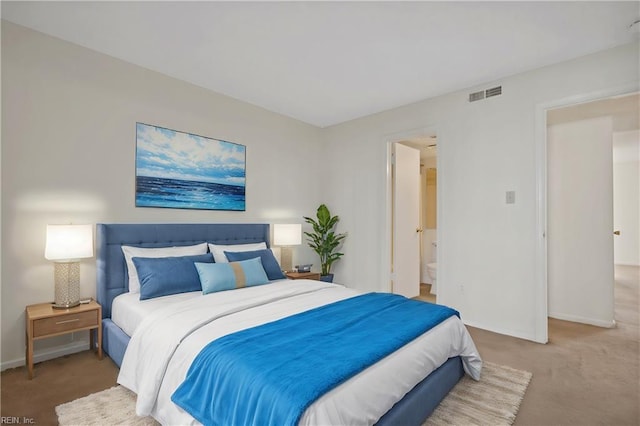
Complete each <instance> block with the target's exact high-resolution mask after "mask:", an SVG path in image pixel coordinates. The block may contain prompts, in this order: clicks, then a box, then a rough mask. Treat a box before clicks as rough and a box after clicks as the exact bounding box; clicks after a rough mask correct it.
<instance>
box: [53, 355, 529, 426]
mask: <svg viewBox="0 0 640 426" xmlns="http://www.w3.org/2000/svg"><path fill="white" fill-rule="evenodd" d="M529 380H531V373H529V372H527V371H521V370H515V369H513V368H510V367H505V366H500V365H497V364H492V363H490V362H485V364H484V367H483V370H482V378H481V380H480V381H479V382H476V381H474V380H472V379H470V378H468V377H466V376H465V377H464V378H463V379H462V380H461V381H460V383H458V384H457V385H456V387H455V388H454V389H453V390H452V391H451V393H450V394H449V395H447V397H446V398H445V399H444V401H442V403H441V404H440V405H439V406H438V408H437V409H436V411H435V412H434V413H433V414H432V415H431V417H429V419H427V421H426V422H425V425H428V426H438V425H492V426H498V425H510V424H513V421H514V420H515V417H516V413H517V412H518V407H519V406H520V402H521V401H522V398H523V397H524V393H525V391H526V389H527V386H528V384H529ZM56 414H57V415H58V422H59V423H60V425H61V426H71V425H107V424H108V425H116V424H117V425H132V426H133V425H135V426H147V425H157V424H158V423H157V422H155V420H153V419H152V418H150V417H144V418H142V417H136V415H135V395H134V394H133V393H132V392H130V391H128V390H127V389H125V388H123V387H121V386H115V387H112V388H110V389H107V390H104V391H102V392H98V393H94V394H91V395H89V396H85V397H83V398H80V399H76V400H75V401H71V402H68V403H66V404H62V405H58V406H57V407H56Z"/></svg>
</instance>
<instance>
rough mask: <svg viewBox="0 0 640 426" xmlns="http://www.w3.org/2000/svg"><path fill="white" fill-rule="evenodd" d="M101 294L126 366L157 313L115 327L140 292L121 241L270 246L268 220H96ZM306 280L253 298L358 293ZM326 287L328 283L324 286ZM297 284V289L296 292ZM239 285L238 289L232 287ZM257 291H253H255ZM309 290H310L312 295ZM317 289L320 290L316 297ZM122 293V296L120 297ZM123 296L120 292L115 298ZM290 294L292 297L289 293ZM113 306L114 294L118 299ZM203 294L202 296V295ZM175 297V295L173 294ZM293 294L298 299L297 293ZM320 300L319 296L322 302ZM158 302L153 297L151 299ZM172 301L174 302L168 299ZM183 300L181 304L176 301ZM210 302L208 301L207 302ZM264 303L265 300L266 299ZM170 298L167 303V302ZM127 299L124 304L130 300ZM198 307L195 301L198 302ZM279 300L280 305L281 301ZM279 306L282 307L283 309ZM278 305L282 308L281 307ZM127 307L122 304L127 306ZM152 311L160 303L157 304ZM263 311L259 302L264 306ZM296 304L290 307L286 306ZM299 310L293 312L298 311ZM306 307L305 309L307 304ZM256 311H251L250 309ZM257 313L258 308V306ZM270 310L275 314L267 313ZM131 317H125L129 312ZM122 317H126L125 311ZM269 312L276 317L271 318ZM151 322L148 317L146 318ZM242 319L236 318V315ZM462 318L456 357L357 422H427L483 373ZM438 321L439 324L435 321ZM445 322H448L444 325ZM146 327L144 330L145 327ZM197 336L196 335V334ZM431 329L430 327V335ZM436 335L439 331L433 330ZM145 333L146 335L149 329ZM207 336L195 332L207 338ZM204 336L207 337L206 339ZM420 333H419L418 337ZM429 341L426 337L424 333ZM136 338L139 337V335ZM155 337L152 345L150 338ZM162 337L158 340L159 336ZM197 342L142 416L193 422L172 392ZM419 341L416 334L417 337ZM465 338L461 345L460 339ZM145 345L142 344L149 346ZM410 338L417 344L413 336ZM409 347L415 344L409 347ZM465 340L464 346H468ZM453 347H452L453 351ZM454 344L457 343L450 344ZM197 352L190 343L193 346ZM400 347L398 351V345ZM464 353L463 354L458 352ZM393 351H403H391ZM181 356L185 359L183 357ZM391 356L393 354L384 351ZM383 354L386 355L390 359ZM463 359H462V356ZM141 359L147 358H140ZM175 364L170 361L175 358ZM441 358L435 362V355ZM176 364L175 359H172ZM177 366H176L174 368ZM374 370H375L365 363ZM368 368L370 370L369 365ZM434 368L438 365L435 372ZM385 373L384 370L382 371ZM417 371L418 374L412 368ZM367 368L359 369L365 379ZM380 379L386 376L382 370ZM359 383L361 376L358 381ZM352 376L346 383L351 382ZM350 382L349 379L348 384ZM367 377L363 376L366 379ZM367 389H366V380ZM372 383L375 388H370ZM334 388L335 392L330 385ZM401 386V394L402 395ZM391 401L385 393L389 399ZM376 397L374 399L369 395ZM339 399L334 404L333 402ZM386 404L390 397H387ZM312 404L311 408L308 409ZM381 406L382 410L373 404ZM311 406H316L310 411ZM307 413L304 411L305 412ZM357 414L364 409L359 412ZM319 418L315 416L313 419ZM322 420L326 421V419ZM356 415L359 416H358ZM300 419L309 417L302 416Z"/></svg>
mask: <svg viewBox="0 0 640 426" xmlns="http://www.w3.org/2000/svg"><path fill="white" fill-rule="evenodd" d="M96 237H97V287H98V288H97V299H98V302H99V303H100V304H101V305H102V307H103V310H102V311H103V348H104V351H105V352H106V353H107V354H108V355H109V357H110V358H111V359H112V360H113V361H114V362H115V363H116V364H117V365H118V366H121V365H122V363H123V360H124V358H125V352H126V351H127V347H128V346H129V344H130V342H131V336H130V334H131V333H133V332H134V331H136V332H137V328H138V327H141V329H144V327H143V326H141V325H140V323H141V321H143V320H142V319H141V318H143V317H145V316H146V315H153V313H146V312H138V313H135V308H134V309H133V311H131V312H133V313H132V314H131V316H133V317H136V316H137V317H138V320H133V322H132V324H133V325H127V324H126V322H123V320H118V321H119V322H120V323H121V325H122V327H124V328H125V329H127V330H128V332H129V334H127V332H125V331H124V330H123V328H122V327H120V326H119V325H117V324H116V323H115V322H114V321H113V319H112V312H113V309H115V310H116V313H117V311H118V309H122V308H121V307H120V305H121V304H122V303H121V301H123V300H125V299H127V297H128V298H129V299H134V300H133V301H132V302H130V304H131V305H132V306H136V302H135V296H133V297H132V296H131V295H129V296H127V294H128V290H129V289H128V273H127V265H126V261H125V258H124V255H123V253H122V246H123V245H124V246H137V247H147V248H156V247H172V246H191V245H194V244H198V243H205V242H206V243H214V244H225V245H234V244H249V243H260V242H264V243H266V245H267V246H268V244H269V225H268V224H98V225H97V232H96ZM301 281H302V282H300V283H298V282H297V281H284V280H283V281H282V282H274V283H272V284H269V285H267V286H262V287H263V288H261V289H259V290H256V292H257V293H259V295H256V297H268V296H267V293H269V294H278V292H280V293H283V294H284V293H287V294H289V293H291V292H300V295H298V294H297V293H296V294H295V298H296V299H295V300H300V301H299V305H300V306H301V307H302V308H300V307H299V308H296V309H303V308H304V307H305V306H307V305H308V306H311V307H313V306H316V304H318V303H319V304H322V303H324V302H322V300H321V299H323V298H326V299H327V303H329V302H331V301H333V300H339V299H340V300H341V299H348V298H350V297H352V296H353V294H350V293H349V292H353V290H349V289H346V288H344V287H342V286H339V285H333V284H326V283H320V282H304V280H301ZM320 286H323V287H320ZM298 289H299V290H298ZM243 290H246V291H254V290H253V289H251V290H249V289H243ZM234 291H235V290H234ZM223 293H227V294H226V295H224V297H222V298H219V297H216V300H220V301H221V302H220V303H221V306H224V303H227V301H226V299H225V298H231V299H233V291H230V292H223ZM257 293H256V294H257ZM310 295H311V296H310ZM318 295H322V296H321V297H319V296H318ZM119 296H121V297H119ZM198 296H199V294H198V292H193V293H183V294H182V295H181V296H178V299H180V301H179V303H180V304H182V305H181V306H183V307H184V309H186V310H187V311H191V310H193V308H192V307H191V305H190V304H192V303H201V302H202V300H204V298H203V297H198ZM118 297H119V298H118ZM286 297H287V298H289V297H290V296H289V295H287V296H286ZM116 299H117V301H116V303H115V305H114V300H116ZM169 299H171V298H170V297H169V298H158V300H160V302H159V304H163V303H164V301H165V300H169ZM198 299H202V300H198ZM171 300H174V299H171ZM292 300H294V298H292ZM318 300H320V301H318ZM154 303H155V302H154ZM171 303H173V302H171ZM176 303H178V302H176ZM207 303H208V302H207ZM261 303H262V302H261ZM164 304H165V305H166V304H170V303H169V302H167V303H164ZM125 305H126V303H125ZM194 306H195V305H194ZM278 306H280V305H278ZM281 307H282V306H280V308H281ZM280 308H278V309H280ZM127 309H128V308H124V310H125V311H126V310H127ZM154 309H155V308H154ZM162 309H166V307H163V308H158V312H159V311H162ZM260 309H262V308H260ZM284 309H285V310H286V309H293V308H288V307H287V308H284ZM296 309H294V310H293V311H292V312H294V311H296ZM304 309H306V308H304ZM272 310H273V309H272V308H271V307H270V308H269V309H266V308H265V312H267V313H268V312H270V311H272ZM252 312H254V311H252ZM254 314H255V312H254ZM156 315H160V316H166V315H163V314H156ZM268 315H271V313H268ZM125 316H126V315H125ZM253 316H255V315H250V316H249V318H250V319H249V320H246V321H248V323H247V324H249V323H251V324H253V319H251V318H252V317H253ZM120 317H122V315H121V316H120ZM269 318H271V317H269ZM447 321H450V322H451V323H454V322H456V320H454V319H450V320H447ZM149 322H152V321H147V323H149ZM233 322H238V321H233ZM458 322H459V323H460V324H458V323H456V324H455V325H451V326H449V325H447V327H454V329H455V330H456V331H455V333H458V334H460V333H462V335H461V336H459V340H460V341H456V342H455V343H448V345H449V346H451V347H455V350H456V351H457V352H458V353H456V354H454V355H452V356H448V357H446V359H444V360H442V361H437V365H434V366H432V367H429V371H430V373H429V374H428V376H426V378H420V379H410V380H414V382H413V383H411V385H410V386H408V387H407V385H406V384H403V386H405V387H407V388H406V389H404V390H400V391H396V390H394V391H393V392H395V393H397V394H398V395H399V396H394V398H396V400H394V401H393V403H392V404H391V405H390V406H389V408H388V409H387V408H384V411H383V412H382V413H377V414H373V416H374V417H375V419H374V420H373V421H371V420H370V419H369V420H367V421H358V422H357V423H377V424H381V425H385V424H389V425H392V424H421V423H422V422H423V420H424V419H425V418H426V417H428V416H429V414H430V413H431V412H432V411H433V410H434V409H435V407H436V406H437V405H438V404H439V402H440V401H441V400H442V399H443V398H444V397H445V396H446V394H447V393H448V392H449V391H450V389H451V388H452V387H453V386H455V384H456V383H457V382H458V381H459V379H460V378H461V377H462V376H463V375H464V374H465V370H466V371H467V373H469V374H471V375H472V376H474V377H475V378H476V379H477V378H478V377H479V373H480V368H481V364H482V361H481V360H480V358H479V356H478V354H477V351H476V349H475V346H473V342H472V341H471V338H470V337H469V336H468V333H466V329H464V326H462V325H461V322H460V321H459V320H458ZM438 327H441V326H438ZM442 327H444V326H442ZM140 333H141V332H140ZM207 333H209V334H211V333H213V335H216V333H218V331H215V332H212V331H207V332H202V333H199V335H202V336H206V335H207ZM439 333H441V334H443V333H444V334H447V333H449V334H451V333H452V332H451V331H447V332H446V333H445V332H444V331H442V332H440V331H439ZM194 334H198V333H194ZM425 334H427V333H425ZM432 334H435V333H432ZM145 336H146V335H145ZM202 336H200V337H198V338H202ZM205 338H206V337H205ZM421 338H422V337H421ZM424 338H425V339H426V338H427V337H424ZM138 340H139V339H138ZM151 340H152V343H153V339H151ZM158 340H159V339H158ZM192 340H194V342H191V341H189V342H190V343H189V342H187V343H185V344H181V345H182V346H180V347H178V349H176V354H175V355H174V354H173V352H172V353H171V355H170V356H169V358H171V357H174V358H176V359H178V360H180V362H179V361H176V360H173V361H172V360H171V359H169V360H168V361H167V362H168V363H169V364H168V366H167V367H166V368H167V373H166V379H165V378H164V377H165V376H164V374H165V373H164V372H163V373H162V374H163V375H161V377H160V379H159V383H158V384H157V388H158V394H157V395H155V396H154V397H153V398H152V399H151V400H149V401H147V402H146V405H147V406H148V407H147V409H146V410H143V414H147V413H149V414H151V415H153V416H154V417H156V418H157V419H158V420H159V421H161V422H163V423H181V424H183V423H195V424H197V422H196V421H195V419H193V418H192V417H190V416H189V415H188V413H185V412H183V410H181V409H179V407H176V406H173V404H172V402H171V398H170V395H171V393H172V392H173V391H174V390H175V387H176V386H177V385H178V384H179V383H178V382H179V380H178V379H177V378H176V377H178V378H179V377H181V376H184V374H185V368H187V367H185V363H186V364H189V363H190V362H191V361H192V360H193V357H195V355H196V354H192V353H191V352H189V351H190V349H189V345H192V346H193V347H198V348H200V347H201V343H195V338H194V339H192ZM416 340H418V339H416ZM461 342H463V343H464V345H463V344H462V343H461ZM146 344H147V343H146V342H145V345H146ZM412 344H413V342H412ZM406 346H410V345H406ZM463 346H464V347H463ZM402 349H403V350H405V351H408V350H409V349H408V348H402ZM448 350H449V349H448ZM451 350H453V349H451ZM191 351H192V352H193V349H192V350H191ZM131 352H133V349H131V350H130V353H129V354H127V355H129V358H134V359H135V358H136V357H139V356H142V355H135V356H134V355H131ZM397 352H398V353H400V352H401V351H400V350H398V351H397ZM460 355H462V356H460ZM394 356H400V355H397V354H396V353H394ZM181 357H182V358H181ZM387 358H392V357H391V356H390V357H387ZM387 358H385V359H384V360H383V361H385V362H386V361H387ZM463 358H464V362H463ZM141 359H144V358H141ZM172 362H173V364H172ZM434 362H436V361H434ZM143 364H144V363H142V362H141V363H140V366H137V367H131V366H129V367H128V368H126V367H127V366H126V365H125V368H123V371H121V375H123V372H126V371H132V369H133V371H137V370H138V369H139V367H143V366H144V365H143ZM174 364H175V365H174ZM378 364H380V365H377V366H375V367H376V368H378V369H379V370H381V369H383V368H384V367H383V366H382V364H383V363H382V362H380V363H378ZM174 370H175V371H174ZM368 370H373V368H371V369H368ZM368 370H367V371H368ZM431 370H433V371H431ZM136 374H138V373H136ZM380 374H382V373H380ZM411 374H414V373H411ZM361 376H362V374H360V375H358V377H361ZM378 377H382V376H378ZM122 380H123V381H124V382H126V381H127V378H126V377H125V378H124V379H122ZM352 381H356V380H350V381H348V382H352ZM360 381H362V380H360ZM348 382H347V383H348ZM347 383H345V384H344V385H346V384H347ZM365 383H366V382H365ZM127 387H129V388H134V389H133V390H134V391H135V390H139V389H136V386H135V384H134V385H133V386H132V385H131V384H129V385H128V386H127ZM344 387H345V386H343V385H341V386H340V387H339V388H341V390H340V391H339V392H337V394H338V396H337V397H335V396H333V400H332V399H331V397H332V395H330V394H329V393H327V396H328V398H324V397H323V398H324V399H327V400H329V401H334V402H332V404H334V405H339V404H341V403H342V402H341V401H348V400H349V395H350V392H349V391H348V390H346V391H345V390H344ZM365 387H367V386H366V385H365ZM369 387H371V386H369ZM332 392H333V391H332ZM398 392H399V393H398ZM145 395H146V391H145V392H140V394H139V403H140V402H141V401H142V400H144V399H145V398H144V396H145ZM387 399H388V397H387ZM372 400H375V399H372ZM335 401H337V402H335ZM385 403H386V404H389V402H388V401H386V402H385ZM310 408H311V407H310ZM376 409H378V410H380V409H382V408H376ZM332 410H333V411H334V410H335V407H333V408H332V409H331V410H330V411H332ZM309 411H313V410H311V409H310V410H309ZM319 412H322V409H319ZM305 414H306V413H305ZM319 415H320V417H313V416H312V417H305V419H306V423H307V424H313V423H317V422H323V421H324V422H326V418H324V417H322V415H323V414H319ZM356 416H359V414H356ZM314 419H315V420H314ZM322 419H324V420H322ZM358 419H359V420H362V419H360V418H359V417H358ZM301 423H305V422H302V421H301Z"/></svg>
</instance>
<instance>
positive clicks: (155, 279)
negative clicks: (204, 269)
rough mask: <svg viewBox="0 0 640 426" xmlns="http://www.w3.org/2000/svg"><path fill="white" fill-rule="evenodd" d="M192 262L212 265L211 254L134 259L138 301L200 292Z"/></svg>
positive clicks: (198, 278) (196, 273)
mask: <svg viewBox="0 0 640 426" xmlns="http://www.w3.org/2000/svg"><path fill="white" fill-rule="evenodd" d="M194 262H201V263H206V262H208V263H213V256H212V255H211V253H207V254H199V255H195V256H182V257H157V258H151V257H134V258H133V263H134V265H135V266H136V270H137V271H138V278H139V279H140V300H146V299H152V298H154V297H160V296H168V295H170V294H177V293H186V292H189V291H198V290H201V289H202V287H201V286H200V277H199V276H198V271H197V270H196V267H195V266H194V265H193V263H194Z"/></svg>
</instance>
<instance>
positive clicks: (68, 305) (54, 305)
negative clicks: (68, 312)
mask: <svg viewBox="0 0 640 426" xmlns="http://www.w3.org/2000/svg"><path fill="white" fill-rule="evenodd" d="M79 305H80V302H68V303H65V304H61V303H56V302H53V303H51V307H52V308H53V309H69V308H73V307H75V306H79Z"/></svg>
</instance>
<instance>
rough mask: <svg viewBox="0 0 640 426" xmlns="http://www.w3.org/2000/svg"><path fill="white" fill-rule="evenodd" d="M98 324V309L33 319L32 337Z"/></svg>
mask: <svg viewBox="0 0 640 426" xmlns="http://www.w3.org/2000/svg"><path fill="white" fill-rule="evenodd" d="M97 325H98V311H97V310H94V311H87V312H78V313H72V314H68V315H57V316H55V317H51V318H43V319H38V320H35V321H33V337H34V338H35V337H40V336H48V335H51V334H56V333H64V332H66V331H70V330H77V329H80V328H84V327H91V326H97Z"/></svg>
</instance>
